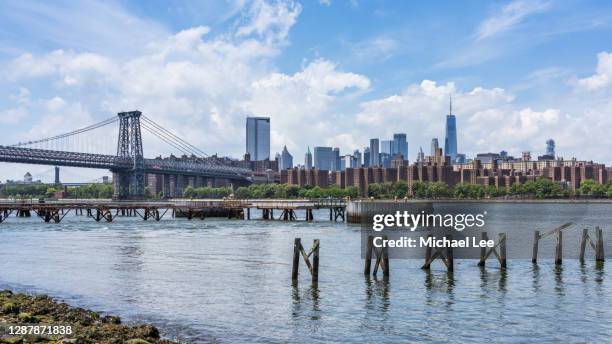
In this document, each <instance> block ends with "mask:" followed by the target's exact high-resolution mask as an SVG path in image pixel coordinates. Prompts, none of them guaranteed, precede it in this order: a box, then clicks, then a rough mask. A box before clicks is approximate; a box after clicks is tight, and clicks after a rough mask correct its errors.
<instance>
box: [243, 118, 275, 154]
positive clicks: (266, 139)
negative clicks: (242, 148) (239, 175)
mask: <svg viewBox="0 0 612 344" xmlns="http://www.w3.org/2000/svg"><path fill="white" fill-rule="evenodd" d="M246 152H247V153H249V155H250V156H251V160H252V161H259V160H266V159H270V117H247V121H246Z"/></svg>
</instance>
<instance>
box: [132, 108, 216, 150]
mask: <svg viewBox="0 0 612 344" xmlns="http://www.w3.org/2000/svg"><path fill="white" fill-rule="evenodd" d="M141 118H142V119H143V120H144V121H145V122H146V123H147V124H149V125H151V126H153V127H155V128H156V129H157V130H159V131H160V132H163V133H165V134H166V135H167V136H170V137H171V138H173V139H174V141H176V142H178V143H180V144H181V146H183V147H185V148H187V150H189V151H191V152H193V153H194V155H195V156H199V157H201V158H204V157H208V154H206V153H205V152H203V151H202V150H201V149H199V148H198V147H196V146H194V145H192V144H191V143H189V142H187V141H185V140H183V139H182V138H181V137H179V136H177V135H175V134H174V133H172V132H171V131H169V130H168V129H166V128H164V127H162V126H161V125H159V124H157V123H155V121H153V120H152V119H150V118H148V117H146V116H145V115H142V116H141Z"/></svg>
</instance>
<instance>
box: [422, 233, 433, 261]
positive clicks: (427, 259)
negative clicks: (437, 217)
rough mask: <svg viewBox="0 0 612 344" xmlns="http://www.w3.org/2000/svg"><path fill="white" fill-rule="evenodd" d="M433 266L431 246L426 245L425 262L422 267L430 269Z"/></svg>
mask: <svg viewBox="0 0 612 344" xmlns="http://www.w3.org/2000/svg"><path fill="white" fill-rule="evenodd" d="M427 238H431V234H429V235H428V236H427ZM430 267H431V246H427V247H425V264H423V266H422V267H421V269H424V270H429V268H430Z"/></svg>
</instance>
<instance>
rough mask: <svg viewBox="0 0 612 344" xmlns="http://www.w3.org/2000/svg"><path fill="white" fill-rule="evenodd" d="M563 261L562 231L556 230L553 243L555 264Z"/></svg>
mask: <svg viewBox="0 0 612 344" xmlns="http://www.w3.org/2000/svg"><path fill="white" fill-rule="evenodd" d="M562 262H563V231H558V232H557V244H556V245H555V265H561V263H562Z"/></svg>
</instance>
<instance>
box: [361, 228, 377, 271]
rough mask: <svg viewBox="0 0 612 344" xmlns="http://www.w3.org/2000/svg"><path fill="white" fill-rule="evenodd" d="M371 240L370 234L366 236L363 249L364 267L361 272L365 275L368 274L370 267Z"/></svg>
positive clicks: (372, 239)
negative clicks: (366, 239)
mask: <svg viewBox="0 0 612 344" xmlns="http://www.w3.org/2000/svg"><path fill="white" fill-rule="evenodd" d="M373 241H374V238H373V237H372V236H371V235H370V236H368V241H367V242H366V251H365V268H364V270H363V273H364V274H365V275H368V276H369V275H370V270H371V269H372V249H373V245H374V244H373Z"/></svg>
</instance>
